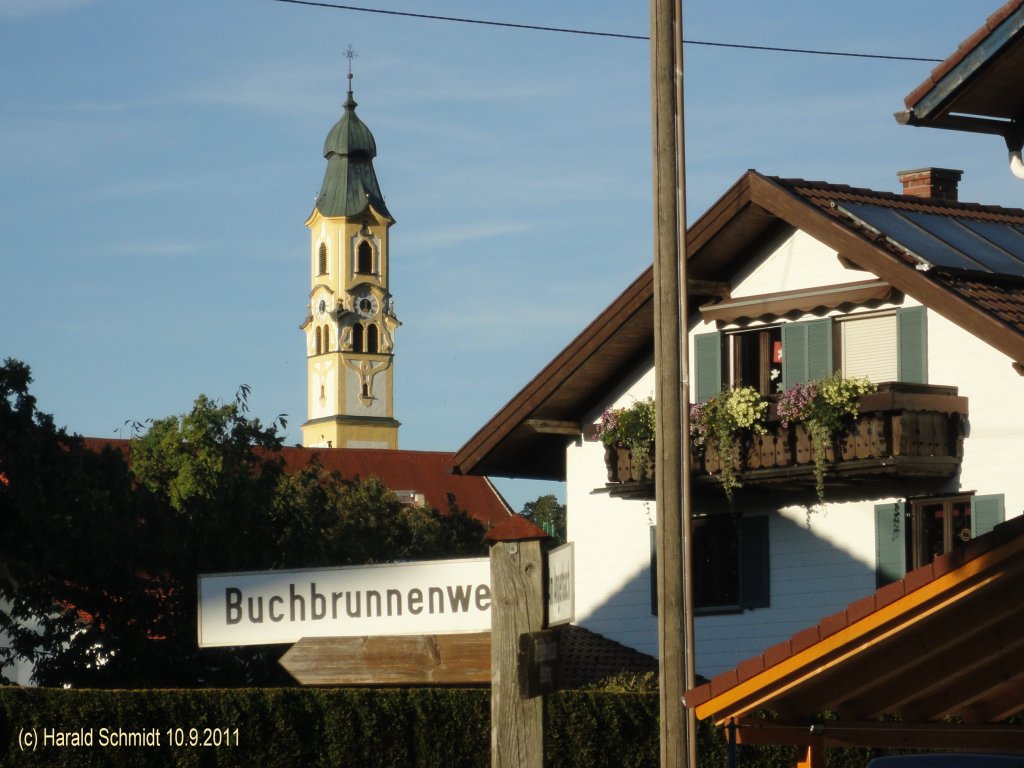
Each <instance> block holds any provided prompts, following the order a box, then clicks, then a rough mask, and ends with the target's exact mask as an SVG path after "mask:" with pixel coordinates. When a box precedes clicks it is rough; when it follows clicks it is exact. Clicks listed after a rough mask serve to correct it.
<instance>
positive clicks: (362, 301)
mask: <svg viewBox="0 0 1024 768" xmlns="http://www.w3.org/2000/svg"><path fill="white" fill-rule="evenodd" d="M350 58H351V56H350ZM348 80H349V83H348V98H347V99H346V100H345V105H344V107H345V111H344V113H343V114H342V116H341V119H340V120H339V121H338V122H337V123H336V124H335V125H334V127H333V128H331V131H330V133H328V134H327V140H326V141H325V142H324V157H325V158H326V159H327V170H326V172H325V173H324V182H323V185H322V186H321V188H320V194H319V195H317V198H316V204H315V206H314V208H313V213H312V214H310V217H309V219H308V220H307V221H306V226H307V227H308V228H309V234H310V247H309V272H310V291H309V306H308V307H307V310H306V320H305V322H304V323H303V324H302V326H301V329H302V331H303V333H305V336H306V358H307V362H306V378H307V384H306V387H307V392H306V400H307V412H308V414H309V415H308V418H307V420H306V423H305V424H303V425H302V444H303V445H304V446H307V447H334V448H391V449H396V448H398V427H399V423H398V422H397V421H395V418H394V335H395V329H396V328H397V327H398V326H399V322H398V318H397V317H396V316H395V309H394V301H393V299H392V298H391V293H390V291H389V290H388V282H389V273H390V265H389V263H388V232H389V230H390V229H391V225H392V224H394V219H392V218H391V214H390V213H389V212H388V209H387V206H386V205H385V204H384V197H383V195H382V194H381V191H380V186H379V185H378V183H377V175H376V174H375V173H374V171H373V158H374V157H375V156H376V154H377V146H376V143H375V142H374V140H373V135H372V134H371V133H370V130H369V129H368V128H367V127H366V125H364V124H363V122H362V120H360V119H359V118H358V117H357V116H356V102H355V99H353V98H352V72H351V67H350V69H349V73H348Z"/></svg>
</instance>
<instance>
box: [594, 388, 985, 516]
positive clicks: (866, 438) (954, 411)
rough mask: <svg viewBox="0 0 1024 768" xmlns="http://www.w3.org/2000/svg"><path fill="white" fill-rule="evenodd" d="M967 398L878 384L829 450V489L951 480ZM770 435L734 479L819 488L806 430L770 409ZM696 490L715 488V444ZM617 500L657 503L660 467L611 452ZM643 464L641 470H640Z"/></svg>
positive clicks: (753, 447) (950, 391)
mask: <svg viewBox="0 0 1024 768" xmlns="http://www.w3.org/2000/svg"><path fill="white" fill-rule="evenodd" d="M966 420H967V398H966V397H960V396H959V395H958V394H957V388H956V387H944V386H931V385H924V384H903V383H887V384H879V386H878V391H877V392H873V393H872V394H869V395H864V396H862V397H861V398H860V414H859V415H858V417H857V419H856V421H855V422H854V424H853V426H852V428H851V429H850V430H849V431H848V432H846V433H844V434H842V435H839V436H838V437H837V439H836V440H835V441H834V444H833V445H830V446H828V447H827V449H826V458H827V460H828V462H829V466H828V470H827V472H826V474H825V483H826V485H828V483H830V482H831V483H836V482H863V481H871V480H873V479H880V478H917V479H923V478H946V477H951V476H953V475H955V474H956V473H957V471H958V470H959V468H960V462H961V460H962V459H963V443H964V427H965V424H966ZM767 430H768V431H767V434H764V435H755V436H753V437H752V438H749V439H748V440H747V441H745V443H744V444H743V446H742V448H741V457H740V466H739V467H737V468H736V477H737V479H738V480H739V481H740V482H741V483H742V484H743V485H744V487H746V488H758V487H790V488H812V489H813V487H814V482H815V480H814V459H813V457H812V452H811V440H810V436H809V435H808V433H807V430H806V428H805V427H804V426H803V425H802V424H790V425H789V426H788V427H783V426H782V424H781V423H780V421H779V419H778V417H777V416H776V415H775V413H774V409H773V410H772V414H771V415H770V416H769V419H768V425H767ZM691 456H692V458H691V467H692V479H693V483H694V488H697V487H699V486H704V485H708V486H713V485H715V484H716V483H717V482H718V475H719V474H720V473H721V470H722V466H721V462H720V460H719V456H718V453H717V452H716V451H715V446H714V444H713V443H711V444H709V445H708V446H706V450H705V451H704V452H703V453H701V452H700V451H698V450H694V451H693V452H692V454H691ZM605 458H606V463H607V465H608V481H609V482H608V483H607V485H606V486H605V490H606V491H607V492H608V493H610V494H611V495H612V496H616V497H623V498H638V499H653V498H654V477H653V475H654V469H653V466H644V465H646V464H648V462H633V461H632V457H631V456H630V455H629V452H628V451H625V450H616V449H614V448H608V449H606V457H605ZM638 465H639V466H638Z"/></svg>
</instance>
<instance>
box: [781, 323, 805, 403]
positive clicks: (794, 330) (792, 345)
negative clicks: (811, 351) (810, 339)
mask: <svg viewBox="0 0 1024 768" xmlns="http://www.w3.org/2000/svg"><path fill="white" fill-rule="evenodd" d="M804 381H807V324H806V323H785V324H784V325H783V326H782V388H783V389H789V388H790V387H792V386H793V385H794V384H799V383H801V382H804Z"/></svg>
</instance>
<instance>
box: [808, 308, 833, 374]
mask: <svg viewBox="0 0 1024 768" xmlns="http://www.w3.org/2000/svg"><path fill="white" fill-rule="evenodd" d="M833 373H835V366H834V365H833V364H832V321H831V320H828V319H825V320H811V321H810V322H809V323H807V378H808V380H810V379H824V378H826V377H828V376H831V375H832V374H833Z"/></svg>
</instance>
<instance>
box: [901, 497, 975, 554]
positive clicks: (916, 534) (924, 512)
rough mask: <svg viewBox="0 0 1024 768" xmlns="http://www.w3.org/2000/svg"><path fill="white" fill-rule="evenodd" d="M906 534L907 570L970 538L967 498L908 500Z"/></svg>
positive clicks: (968, 501) (969, 515)
mask: <svg viewBox="0 0 1024 768" xmlns="http://www.w3.org/2000/svg"><path fill="white" fill-rule="evenodd" d="M909 507H910V513H909V515H908V521H907V522H908V531H907V533H908V535H907V536H906V547H907V552H906V562H907V567H908V568H909V569H911V570H913V569H914V568H920V567H921V566H922V565H928V563H930V562H931V561H932V560H934V559H935V558H936V557H938V556H939V555H943V554H945V553H946V552H952V551H953V550H954V549H959V548H960V547H962V546H963V545H964V544H966V543H967V542H968V541H970V540H971V538H972V536H973V534H972V527H971V498H970V496H956V497H952V498H948V499H928V500H918V501H911V502H910V504H909Z"/></svg>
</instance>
